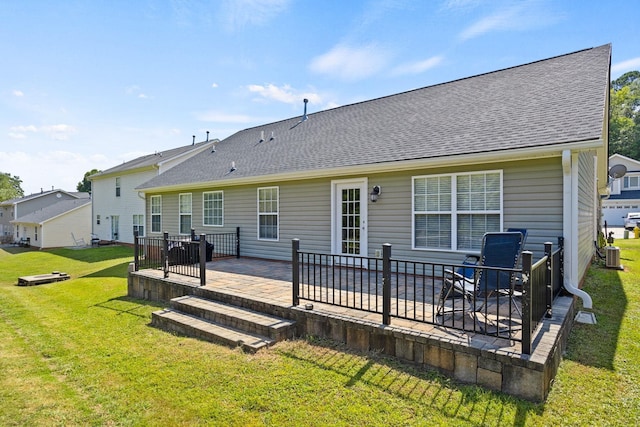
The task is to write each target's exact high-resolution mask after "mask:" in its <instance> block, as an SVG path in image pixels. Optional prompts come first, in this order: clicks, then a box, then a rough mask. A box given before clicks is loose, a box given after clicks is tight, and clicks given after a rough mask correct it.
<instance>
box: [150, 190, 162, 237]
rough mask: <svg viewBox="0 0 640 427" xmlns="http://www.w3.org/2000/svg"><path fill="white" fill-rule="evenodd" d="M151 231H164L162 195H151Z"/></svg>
mask: <svg viewBox="0 0 640 427" xmlns="http://www.w3.org/2000/svg"><path fill="white" fill-rule="evenodd" d="M151 232H152V233H161V232H162V196H151Z"/></svg>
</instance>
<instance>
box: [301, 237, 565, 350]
mask: <svg viewBox="0 0 640 427" xmlns="http://www.w3.org/2000/svg"><path fill="white" fill-rule="evenodd" d="M299 245H300V242H299V240H297V239H294V240H293V243H292V262H293V264H292V271H293V305H299V304H300V299H304V300H308V301H313V302H320V303H324V304H330V305H336V306H340V307H346V308H350V309H355V310H360V311H366V312H371V313H378V314H380V315H381V316H382V322H383V323H384V324H387V325H388V324H390V322H391V318H398V319H407V320H411V321H416V322H421V323H427V324H433V325H439V326H444V327H448V328H453V329H458V330H462V331H465V332H474V333H479V334H484V335H490V336H497V337H502V338H507V339H510V340H512V341H521V342H522V351H523V353H526V354H530V352H531V336H532V333H533V331H534V330H535V328H536V327H537V325H538V323H539V322H540V321H541V320H542V317H543V316H545V315H547V316H549V315H551V306H552V301H553V298H554V297H555V295H557V294H554V286H553V283H556V282H557V281H560V282H561V279H559V278H558V277H557V276H558V275H559V274H560V273H561V270H560V264H558V263H555V262H554V260H556V259H558V258H559V257H560V258H561V251H562V248H560V249H558V251H556V252H555V253H553V254H552V253H551V244H550V243H548V244H545V256H544V257H543V258H542V259H541V260H539V261H538V262H537V263H536V264H535V265H532V257H533V255H532V254H531V252H523V254H522V267H521V268H517V269H507V268H492V267H484V266H469V265H461V264H436V263H427V262H418V261H407V260H399V259H394V258H392V257H391V245H388V244H385V245H383V248H382V258H369V257H360V256H351V255H347V256H345V255H328V254H319V253H311V252H302V251H300V246H299ZM461 269H466V270H467V271H470V270H473V274H472V276H473V277H479V275H480V274H487V272H489V271H494V272H495V273H496V274H491V275H490V276H491V277H495V278H496V280H497V281H505V282H506V283H496V284H494V286H491V288H492V289H495V292H488V291H485V292H478V291H474V292H471V293H469V294H467V295H464V294H463V293H459V294H456V293H455V292H454V293H452V294H448V293H446V287H445V286H446V284H447V283H449V284H451V283H452V273H451V272H453V271H461ZM505 278H507V279H505ZM472 286H473V285H472ZM444 296H447V297H448V296H451V297H452V298H451V300H446V301H445V299H444Z"/></svg>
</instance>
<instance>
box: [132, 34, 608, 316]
mask: <svg viewBox="0 0 640 427" xmlns="http://www.w3.org/2000/svg"><path fill="white" fill-rule="evenodd" d="M610 58H611V46H610V45H605V46H601V47H597V48H592V49H586V50H582V51H578V52H575V53H571V54H567V55H562V56H558V57H554V58H550V59H547V60H542V61H538V62H533V63H530V64H526V65H522V66H518V67H513V68H508V69H505V70H501V71H496V72H491V73H487V74H482V75H478V76H475V77H470V78H466V79H460V80H456V81H453V82H450V83H445V84H439V85H434V86H429V87H425V88H422V89H416V90H412V91H408V92H404V93H399V94H396V95H391V96H386V97H383V98H378V99H374V100H370V101H365V102H359V103H356V104H351V105H346V106H343V107H338V108H333V109H330V110H326V111H321V112H318V113H314V114H308V115H307V114H306V105H305V114H304V115H303V116H302V117H295V118H290V119H287V120H282V121H279V122H275V123H268V124H265V125H262V126H257V127H254V128H250V129H245V130H243V131H240V132H238V133H236V134H234V135H232V136H230V137H228V138H226V139H224V140H222V141H221V142H219V143H218V144H217V145H216V147H215V151H214V152H212V151H210V150H207V151H203V152H201V153H200V154H198V155H196V156H194V157H192V158H190V159H188V160H186V161H185V162H183V163H181V164H180V165H178V166H176V167H174V168H173V169H171V170H169V171H167V172H165V173H162V174H160V175H158V176H157V177H155V178H153V179H151V180H150V181H149V182H146V183H144V184H143V185H140V186H139V187H138V190H139V191H144V193H145V195H146V201H147V208H146V215H147V218H146V227H147V231H148V232H147V235H150V236H160V235H161V233H162V232H163V231H168V232H169V233H170V234H176V233H180V234H188V233H189V229H190V228H191V227H193V228H195V230H196V233H218V232H228V231H233V230H235V229H236V227H240V244H241V253H242V255H243V256H248V257H260V258H268V259H280V260H288V259H290V258H291V240H292V239H294V238H299V239H300V247H301V250H303V251H310V252H323V253H333V254H349V255H363V256H377V255H379V250H380V249H381V247H382V245H383V244H384V243H390V244H392V253H393V256H394V257H397V258H400V259H409V260H411V259H413V260H424V261H431V262H437V263H447V262H459V261H461V260H462V259H463V257H464V254H466V253H468V252H474V251H475V252H477V251H479V249H480V246H481V240H482V236H483V234H484V233H485V232H489V231H501V230H506V229H507V228H510V227H514V228H526V229H527V230H528V238H527V242H526V247H525V249H527V250H531V251H533V252H534V256H535V259H538V258H540V256H541V255H542V251H543V243H544V242H547V241H550V242H553V243H554V246H555V245H556V244H557V239H558V237H560V236H562V237H564V239H565V270H564V272H565V273H564V274H565V287H567V288H568V289H570V290H571V289H572V292H574V293H576V294H580V292H581V291H579V290H578V289H577V287H578V285H579V284H580V282H581V280H582V279H583V277H584V273H585V272H586V270H587V268H588V267H589V265H590V262H591V260H592V257H593V255H594V244H593V242H594V240H595V239H596V236H597V231H598V229H599V224H598V216H599V215H598V212H599V210H600V205H599V202H600V197H601V195H603V194H605V193H606V191H607V150H608V139H607V122H608V107H609V98H608V97H609V95H608V94H609V81H610ZM376 188H377V192H378V193H379V194H378V195H377V201H375V202H373V201H372V199H373V198H374V196H373V195H371V193H375V190H376ZM581 296H582V297H583V298H588V295H586V294H585V295H581ZM590 305H591V303H590V300H589V301H588V302H587V301H586V300H585V308H590Z"/></svg>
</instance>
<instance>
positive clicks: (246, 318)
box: [171, 295, 295, 341]
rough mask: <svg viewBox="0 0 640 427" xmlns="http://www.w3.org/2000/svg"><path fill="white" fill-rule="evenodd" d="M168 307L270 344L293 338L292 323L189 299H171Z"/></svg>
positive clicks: (210, 302) (238, 308)
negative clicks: (262, 339)
mask: <svg viewBox="0 0 640 427" xmlns="http://www.w3.org/2000/svg"><path fill="white" fill-rule="evenodd" d="M171 307H172V308H173V309H175V310H177V311H181V312H183V313H187V314H190V315H192V316H196V317H200V318H202V319H204V320H208V321H211V322H214V323H217V324H220V325H225V326H230V327H232V328H234V329H236V330H241V331H245V332H249V333H251V334H257V335H262V336H265V337H269V338H271V339H272V340H274V341H282V340H286V339H289V338H293V336H294V333H295V322H294V321H290V320H286V319H283V318H280V317H277V316H272V315H269V314H265V313H259V312H257V311H254V310H250V309H248V308H243V307H237V306H235V305H230V304H225V303H221V302H217V301H212V300H209V299H205V298H201V297H197V296H193V295H187V296H183V297H178V298H173V299H172V300H171Z"/></svg>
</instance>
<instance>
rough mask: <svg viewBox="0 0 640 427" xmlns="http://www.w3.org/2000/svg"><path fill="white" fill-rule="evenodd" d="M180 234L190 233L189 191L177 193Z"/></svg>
mask: <svg viewBox="0 0 640 427" xmlns="http://www.w3.org/2000/svg"><path fill="white" fill-rule="evenodd" d="M178 200H179V202H178V214H179V216H180V218H179V223H180V234H191V193H182V194H180V195H178Z"/></svg>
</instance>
